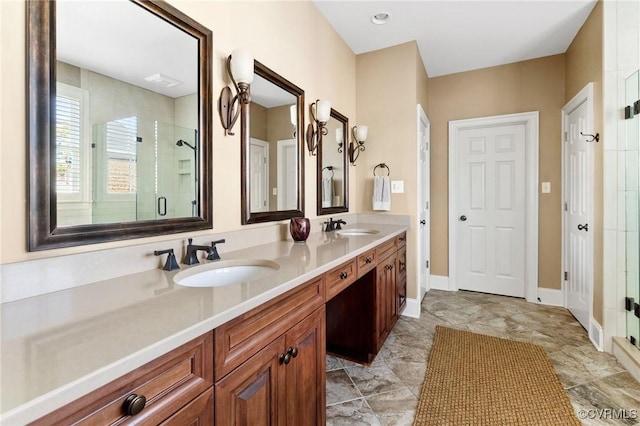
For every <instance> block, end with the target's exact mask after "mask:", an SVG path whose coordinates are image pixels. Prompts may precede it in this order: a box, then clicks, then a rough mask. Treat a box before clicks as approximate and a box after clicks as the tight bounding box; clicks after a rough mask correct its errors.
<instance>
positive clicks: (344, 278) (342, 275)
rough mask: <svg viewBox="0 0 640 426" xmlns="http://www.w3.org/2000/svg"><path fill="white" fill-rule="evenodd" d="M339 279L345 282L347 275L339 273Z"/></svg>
mask: <svg viewBox="0 0 640 426" xmlns="http://www.w3.org/2000/svg"><path fill="white" fill-rule="evenodd" d="M340 279H341V280H346V279H347V273H346V272H340Z"/></svg>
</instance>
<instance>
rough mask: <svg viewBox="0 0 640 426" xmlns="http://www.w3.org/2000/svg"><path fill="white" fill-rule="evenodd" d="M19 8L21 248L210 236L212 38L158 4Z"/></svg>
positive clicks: (134, 0)
mask: <svg viewBox="0 0 640 426" xmlns="http://www.w3.org/2000/svg"><path fill="white" fill-rule="evenodd" d="M27 4H28V12H27V13H28V15H27V38H28V39H27V58H28V103H29V107H28V116H29V117H28V140H29V158H28V160H29V167H28V169H29V175H30V178H29V197H28V200H29V207H28V212H29V231H28V233H29V235H28V249H29V250H30V251H34V250H44V249H51V248H57V247H66V246H75V245H82V244H91V243H98V242H105V241H112V240H120V239H129V238H139V237H145V236H151V235H161V234H166V233H176V232H184V231H191V230H199V229H209V228H211V227H212V212H211V207H212V206H211V158H210V157H211V76H210V74H211V53H210V52H211V48H212V47H211V43H212V41H211V38H212V35H211V31H210V30H208V29H207V28H206V27H204V26H202V25H200V24H199V23H198V22H196V21H194V20H193V19H191V18H189V17H188V16H186V15H185V14H183V13H182V12H180V11H179V10H177V9H176V8H174V7H172V6H171V5H169V4H167V3H165V2H163V1H153V2H150V1H142V0H114V1H108V2H93V1H89V2H78V1H58V2H53V1H40V0H29V1H28V2H27Z"/></svg>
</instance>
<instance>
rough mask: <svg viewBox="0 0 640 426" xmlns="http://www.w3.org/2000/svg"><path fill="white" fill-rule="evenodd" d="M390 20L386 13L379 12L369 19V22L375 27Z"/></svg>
mask: <svg viewBox="0 0 640 426" xmlns="http://www.w3.org/2000/svg"><path fill="white" fill-rule="evenodd" d="M390 19H391V15H390V14H388V13H387V12H379V13H376V14H375V15H373V16H372V17H371V22H373V23H374V24H376V25H384V24H386V23H387V22H389V20H390Z"/></svg>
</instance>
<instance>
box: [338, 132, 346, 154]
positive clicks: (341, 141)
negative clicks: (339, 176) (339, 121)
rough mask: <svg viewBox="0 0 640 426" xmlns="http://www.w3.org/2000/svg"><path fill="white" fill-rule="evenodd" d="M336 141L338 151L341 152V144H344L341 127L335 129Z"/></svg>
mask: <svg viewBox="0 0 640 426" xmlns="http://www.w3.org/2000/svg"><path fill="white" fill-rule="evenodd" d="M336 143H337V144H338V152H339V153H341V154H342V146H343V145H344V134H343V133H342V127H338V128H337V129H336Z"/></svg>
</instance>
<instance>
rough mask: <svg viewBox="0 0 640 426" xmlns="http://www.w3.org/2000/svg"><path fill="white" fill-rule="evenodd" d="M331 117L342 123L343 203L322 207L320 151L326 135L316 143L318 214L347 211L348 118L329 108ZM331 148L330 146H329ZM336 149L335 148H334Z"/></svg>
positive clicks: (322, 167)
mask: <svg viewBox="0 0 640 426" xmlns="http://www.w3.org/2000/svg"><path fill="white" fill-rule="evenodd" d="M330 117H331V118H334V119H335V120H337V121H338V122H340V123H342V135H343V138H344V140H343V142H342V153H341V155H342V170H343V175H344V177H343V180H344V184H343V186H342V191H343V197H342V198H343V203H342V205H340V206H331V207H322V178H323V169H324V166H323V164H322V152H323V146H322V145H323V144H324V143H325V138H327V136H325V137H323V139H322V141H321V142H320V144H319V145H318V160H317V161H318V163H317V177H316V183H317V187H316V188H317V189H316V203H317V204H316V205H317V208H316V209H317V214H318V216H321V215H325V214H334V213H344V212H348V211H349V155H348V151H349V134H350V133H349V119H348V118H347V117H346V116H344V115H342V114H340V113H339V112H338V111H336V110H335V109H333V108H331V114H330ZM328 146H329V147H331V144H328ZM329 149H331V148H329ZM335 149H336V150H337V148H335Z"/></svg>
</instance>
